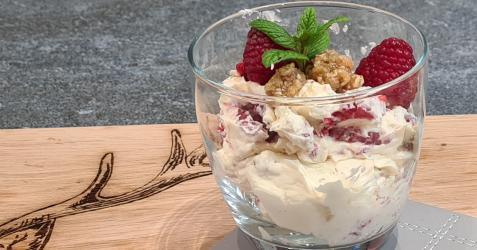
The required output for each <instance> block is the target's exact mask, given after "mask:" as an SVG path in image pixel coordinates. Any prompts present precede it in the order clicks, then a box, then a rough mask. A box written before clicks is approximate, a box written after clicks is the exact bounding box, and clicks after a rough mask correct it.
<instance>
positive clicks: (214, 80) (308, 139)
mask: <svg viewBox="0 0 477 250" xmlns="http://www.w3.org/2000/svg"><path fill="white" fill-rule="evenodd" d="M310 6H311V7H315V8H316V11H317V14H318V18H319V19H321V20H329V19H331V18H333V17H335V16H338V15H344V16H348V17H349V18H350V19H351V22H350V23H349V24H348V25H347V27H346V28H344V26H343V25H341V28H342V29H340V30H341V32H339V33H338V34H336V33H334V32H330V34H331V40H332V44H331V46H330V48H331V49H335V50H337V51H338V52H341V53H349V54H350V55H351V56H352V58H353V61H354V64H355V65H357V64H358V63H359V60H360V59H361V58H362V57H364V56H365V55H366V52H369V50H370V48H371V46H372V45H373V44H374V43H379V42H381V41H382V40H383V39H385V38H388V37H398V38H401V39H404V40H406V41H407V42H408V43H409V44H410V45H411V46H412V47H413V50H414V57H415V59H416V62H417V63H416V65H415V66H414V67H413V68H412V69H411V70H410V71H409V72H407V73H406V74H404V75H402V76H401V77H399V78H397V79H395V80H393V81H391V82H388V83H386V84H384V85H381V86H379V87H375V88H367V89H360V90H358V91H353V92H349V93H345V94H339V95H331V96H324V97H293V98H288V97H272V96H266V95H263V94H260V93H262V92H263V89H262V90H260V87H257V86H258V85H253V86H252V85H246V84H243V80H240V79H239V78H237V77H235V78H234V79H235V80H230V79H229V80H227V81H225V82H226V84H224V80H225V79H227V78H228V77H229V76H230V70H233V69H234V68H235V65H236V64H237V63H238V62H240V61H241V59H242V53H243V48H244V44H245V41H246V36H247V32H248V30H249V26H248V22H249V21H250V20H252V19H255V18H257V17H259V16H260V17H270V16H274V17H279V19H280V20H281V24H282V25H286V26H287V27H288V28H289V29H290V32H293V29H294V28H295V27H296V23H297V21H298V19H299V16H300V15H301V13H302V12H303V9H304V8H305V7H310ZM343 28H344V29H343ZM344 30H346V32H344ZM189 60H190V63H191V65H192V67H193V71H194V73H195V76H196V84H195V99H196V112H197V118H198V121H199V125H200V129H201V133H202V135H203V140H204V142H205V143H204V144H205V146H206V149H207V154H208V157H209V159H210V161H211V165H212V168H213V172H214V175H215V178H216V180H217V182H218V184H219V186H220V189H221V190H222V192H223V194H224V198H225V201H226V202H227V204H228V206H229V207H230V210H231V212H232V215H233V218H234V219H235V221H236V223H237V225H238V226H239V227H240V229H241V230H243V231H244V232H245V233H247V234H248V235H250V236H252V237H253V238H255V239H257V240H260V241H262V242H267V243H270V244H272V245H275V246H281V247H287V248H306V249H327V248H335V249H336V248H352V249H360V248H361V247H362V248H364V249H366V248H367V247H369V246H370V245H371V246H372V245H379V244H380V243H382V240H383V238H384V236H385V235H386V234H387V233H388V232H390V230H391V229H392V228H393V227H394V226H395V224H396V222H397V220H398V218H399V214H400V210H401V208H402V207H403V206H404V204H405V202H406V200H407V196H408V192H409V187H410V184H411V180H412V178H413V175H414V173H415V166H416V162H417V159H418V158H419V148H420V142H421V138H422V129H423V119H424V115H425V100H424V96H425V95H424V92H425V91H424V85H425V83H426V81H427V73H426V64H427V44H426V40H425V38H424V36H423V34H422V33H421V32H420V31H419V30H418V29H417V28H416V27H415V26H413V25H412V24H411V23H409V22H408V21H406V20H404V19H403V18H401V17H399V16H396V15H394V14H391V13H389V12H386V11H382V10H379V9H376V8H372V7H367V6H363V5H357V4H350V3H340V2H293V3H283V4H273V5H268V6H263V7H258V8H255V9H252V10H247V11H241V12H239V13H236V14H234V15H231V16H228V17H226V18H224V19H222V20H220V21H218V22H216V23H215V24H213V25H212V26H210V27H209V28H208V29H206V30H205V31H204V32H203V33H202V34H201V35H200V36H198V37H197V38H196V39H195V40H194V41H193V43H192V44H191V46H190V49H189ZM403 86H404V88H408V89H409V88H411V89H413V91H415V92H416V95H415V97H414V99H413V101H412V103H411V104H410V106H409V107H401V106H390V105H389V104H386V100H389V98H392V96H390V94H389V93H396V91H397V92H399V91H398V90H399V89H400V88H401V89H402V88H403ZM261 91H262V92H261ZM393 91H394V92H393ZM384 96H386V98H384ZM394 98H395V97H394ZM358 109H363V110H365V111H366V112H367V114H371V115H372V116H371V118H369V117H368V118H366V117H364V118H363V117H361V118H360V119H358V118H357V117H356V116H353V115H351V117H349V115H348V117H347V114H349V113H350V112H351V113H353V112H355V111H356V110H358Z"/></svg>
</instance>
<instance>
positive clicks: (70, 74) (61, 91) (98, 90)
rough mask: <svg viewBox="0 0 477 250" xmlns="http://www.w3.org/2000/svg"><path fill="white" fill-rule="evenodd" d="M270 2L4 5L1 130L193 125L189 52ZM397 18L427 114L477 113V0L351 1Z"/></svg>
mask: <svg viewBox="0 0 477 250" xmlns="http://www.w3.org/2000/svg"><path fill="white" fill-rule="evenodd" d="M272 2H274V1H267V0H235V1H229V0H204V1H194V0H76V1H75V0H48V1H40V0H17V1H13V0H2V1H0V128H18V127H63V126H92V125H119V124H149V123H182V122H193V121H195V116H194V104H193V97H192V91H191V88H192V83H193V75H192V73H191V70H190V68H189V65H188V62H187V58H186V50H187V47H188V45H189V43H190V41H191V39H192V37H193V36H194V34H195V33H198V32H200V31H202V30H203V29H204V28H206V27H207V26H208V25H209V24H211V23H212V22H213V21H215V20H217V19H219V18H221V17H223V16H226V15H228V14H231V13H233V12H235V11H238V10H240V9H243V8H247V7H253V6H258V5H263V4H266V3H272ZM353 2H355V3H363V4H368V5H372V6H375V7H378V8H383V9H386V10H389V11H391V12H394V13H396V14H399V15H401V16H403V17H405V18H407V19H409V20H410V21H411V22H413V23H415V24H416V25H417V26H418V27H419V28H421V29H422V30H423V31H424V32H425V33H426V35H427V38H428V40H429V45H430V48H431V52H430V54H431V57H430V67H429V69H430V73H429V85H428V89H427V90H428V93H427V99H428V106H427V107H428V113H429V114H433V115H435V114H464V113H477V98H476V96H477V90H476V86H477V85H475V84H474V82H475V81H476V80H477V70H476V69H475V65H476V64H477V59H476V57H477V50H476V49H475V48H477V39H476V37H477V35H476V33H477V17H476V15H475V13H477V1H474V0H455V1H448V0H425V1H424V0H422V1H415V0H399V1H396V0H365V1H358V0H356V1H353Z"/></svg>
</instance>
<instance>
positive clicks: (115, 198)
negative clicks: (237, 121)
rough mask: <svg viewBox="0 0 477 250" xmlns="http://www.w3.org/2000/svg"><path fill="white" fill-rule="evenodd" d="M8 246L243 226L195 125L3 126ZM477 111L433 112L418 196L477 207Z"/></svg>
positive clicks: (119, 241) (171, 236) (157, 240)
mask: <svg viewBox="0 0 477 250" xmlns="http://www.w3.org/2000/svg"><path fill="white" fill-rule="evenodd" d="M0 138H1V140H0V205H1V208H0V225H1V226H0V249H7V248H8V247H9V245H11V244H13V245H11V246H12V249H41V247H43V246H44V248H45V249H209V248H210V247H211V246H212V245H214V244H215V243H216V242H217V241H219V240H220V239H222V238H223V237H224V235H226V234H227V233H229V232H230V231H231V230H233V228H234V222H233V220H232V218H231V216H230V214H229V212H228V210H227V208H226V206H225V204H224V202H223V200H222V197H221V195H220V194H219V191H218V188H217V186H216V184H215V180H214V178H213V176H211V175H210V169H209V167H208V163H207V159H206V158H204V152H203V150H202V148H201V147H200V144H201V141H200V136H199V133H198V127H197V125H195V124H181V125H152V126H125V127H90V128H53V129H23V130H3V131H0ZM476 148H477V115H468V116H436V117H428V118H427V120H426V128H425V138H424V143H423V147H422V155H421V160H420V163H419V166H418V170H417V174H416V177H415V181H414V185H413V188H412V194H411V197H412V198H413V199H414V200H416V201H421V202H425V203H428V204H432V205H435V206H438V207H442V208H446V209H450V210H453V211H456V212H461V213H464V214H467V215H471V216H477V206H476V204H477V196H476V195H475V193H476V191H477V182H476V179H477V168H476V167H477V150H476Z"/></svg>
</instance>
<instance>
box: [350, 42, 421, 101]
mask: <svg viewBox="0 0 477 250" xmlns="http://www.w3.org/2000/svg"><path fill="white" fill-rule="evenodd" d="M414 65H416V60H415V59H414V56H413V54H412V47H411V45H409V44H408V43H407V42H406V41H404V40H402V39H399V38H394V37H392V38H387V39H385V40H383V41H382V42H381V44H379V45H378V46H376V47H375V48H373V49H372V50H371V52H370V53H369V55H368V56H367V57H365V58H363V59H362V60H361V62H360V63H359V65H358V68H356V72H355V73H356V74H359V75H362V76H363V77H364V85H365V86H370V87H376V86H379V85H382V84H384V83H387V82H389V81H392V80H394V79H396V78H398V77H399V76H401V75H403V74H405V73H406V72H407V71H409V70H410V69H411V68H412V67H414ZM416 92H417V79H416V77H415V76H412V77H411V78H409V79H408V80H406V81H403V82H400V83H398V84H397V85H395V86H393V87H392V88H389V89H386V90H385V91H383V92H382V94H384V95H386V96H387V99H388V103H389V104H390V105H391V106H403V107H405V108H407V107H409V104H410V103H411V102H412V100H414V97H415V96H416Z"/></svg>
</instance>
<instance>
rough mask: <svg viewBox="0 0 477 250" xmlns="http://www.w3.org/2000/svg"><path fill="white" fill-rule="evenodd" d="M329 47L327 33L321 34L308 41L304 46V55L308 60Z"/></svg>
mask: <svg viewBox="0 0 477 250" xmlns="http://www.w3.org/2000/svg"><path fill="white" fill-rule="evenodd" d="M329 45H330V35H329V34H328V32H326V31H325V32H321V33H318V34H315V35H314V36H313V37H311V38H310V39H309V40H308V43H307V44H306V45H305V46H304V49H303V51H304V53H305V54H306V56H308V58H311V59H313V58H314V57H315V56H316V55H318V54H321V53H323V52H325V50H327V49H328V46H329Z"/></svg>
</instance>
